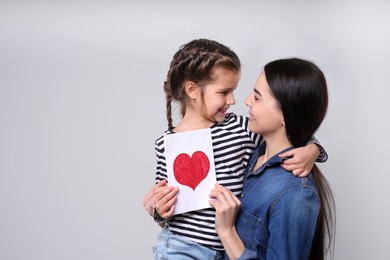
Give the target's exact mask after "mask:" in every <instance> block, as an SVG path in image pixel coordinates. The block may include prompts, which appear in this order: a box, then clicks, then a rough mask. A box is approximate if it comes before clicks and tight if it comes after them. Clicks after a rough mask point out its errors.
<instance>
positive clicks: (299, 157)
mask: <svg viewBox="0 0 390 260" xmlns="http://www.w3.org/2000/svg"><path fill="white" fill-rule="evenodd" d="M319 155H320V151H319V149H318V146H317V145H316V144H314V143H309V144H307V145H306V146H304V147H299V148H295V149H292V150H290V151H287V152H285V153H282V154H279V157H282V158H285V160H284V161H283V163H282V164H281V166H282V167H283V168H284V169H285V170H287V171H290V172H292V173H293V174H294V175H295V176H297V177H305V176H307V175H308V174H309V173H310V171H311V169H312V168H313V166H314V163H315V162H316V160H317V158H318V156H319Z"/></svg>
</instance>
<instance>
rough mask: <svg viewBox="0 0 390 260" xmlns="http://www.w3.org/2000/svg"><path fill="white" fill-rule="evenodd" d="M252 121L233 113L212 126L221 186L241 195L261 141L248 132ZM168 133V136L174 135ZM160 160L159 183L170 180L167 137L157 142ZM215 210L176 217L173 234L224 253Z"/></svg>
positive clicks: (156, 147) (216, 166)
mask: <svg viewBox="0 0 390 260" xmlns="http://www.w3.org/2000/svg"><path fill="white" fill-rule="evenodd" d="M248 123H249V119H248V118H247V117H243V116H238V115H235V114H233V113H228V114H226V117H225V120H224V121H223V122H222V123H216V124H214V125H213V126H211V138H212V143H213V152H214V163H215V172H216V177H217V182H218V183H219V184H221V185H223V186H224V187H226V188H228V189H230V190H231V191H232V192H233V193H234V194H235V195H236V196H239V195H241V192H242V187H243V174H244V169H245V167H246V165H247V162H248V160H249V157H250V156H251V154H252V152H253V150H254V148H255V147H256V146H257V144H258V143H259V141H260V139H261V137H260V135H258V134H254V133H252V132H250V131H249V129H248ZM173 133H174V132H173V131H172V130H167V131H166V132H165V133H164V135H165V134H173ZM155 152H156V157H157V171H156V181H157V182H158V181H161V180H164V179H167V169H166V159H165V154H164V152H165V144H164V136H161V137H160V138H158V139H157V140H156V142H155ZM214 222H215V210H214V208H207V209H201V210H196V211H191V212H187V213H183V214H177V215H174V216H173V217H172V218H171V219H170V220H169V221H168V223H167V225H168V226H169V228H170V230H171V231H172V232H173V233H175V234H178V235H181V236H183V237H186V238H188V239H190V240H192V241H194V242H196V243H199V244H201V245H203V246H207V247H211V248H213V249H216V250H223V246H222V243H221V241H220V240H219V238H218V234H217V232H216V231H215V225H214V224H215V223H214Z"/></svg>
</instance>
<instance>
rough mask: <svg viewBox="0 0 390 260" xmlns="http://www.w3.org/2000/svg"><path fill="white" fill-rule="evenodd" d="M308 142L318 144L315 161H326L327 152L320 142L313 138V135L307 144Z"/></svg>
mask: <svg viewBox="0 0 390 260" xmlns="http://www.w3.org/2000/svg"><path fill="white" fill-rule="evenodd" d="M310 143H314V144H316V145H317V146H318V149H319V150H320V155H318V157H317V160H316V162H319V163H323V162H326V161H327V160H328V154H327V153H326V151H325V148H324V147H322V145H321V144H320V142H319V141H318V140H317V139H316V138H315V136H312V137H311V138H310V139H309V142H307V144H310Z"/></svg>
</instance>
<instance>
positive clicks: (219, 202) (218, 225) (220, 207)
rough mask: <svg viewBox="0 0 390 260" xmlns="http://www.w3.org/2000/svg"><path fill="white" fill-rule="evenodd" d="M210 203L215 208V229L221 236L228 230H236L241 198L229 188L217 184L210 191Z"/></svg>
mask: <svg viewBox="0 0 390 260" xmlns="http://www.w3.org/2000/svg"><path fill="white" fill-rule="evenodd" d="M210 198H211V200H210V201H209V203H210V205H211V206H213V207H214V208H215V212H216V214H215V229H216V230H217V232H218V235H219V236H223V235H224V233H226V232H231V231H232V230H235V225H234V222H235V220H236V216H237V212H238V209H239V208H240V205H241V202H240V200H239V199H238V198H237V197H236V196H235V195H234V194H233V193H232V192H231V191H230V190H229V189H227V188H225V187H223V186H222V185H219V184H216V185H215V188H214V189H212V190H211V193H210Z"/></svg>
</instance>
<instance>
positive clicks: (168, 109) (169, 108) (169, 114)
mask: <svg viewBox="0 0 390 260" xmlns="http://www.w3.org/2000/svg"><path fill="white" fill-rule="evenodd" d="M164 92H165V99H166V115H167V121H168V128H169V129H171V128H173V125H172V95H171V92H170V90H169V87H168V86H167V82H166V81H164Z"/></svg>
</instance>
